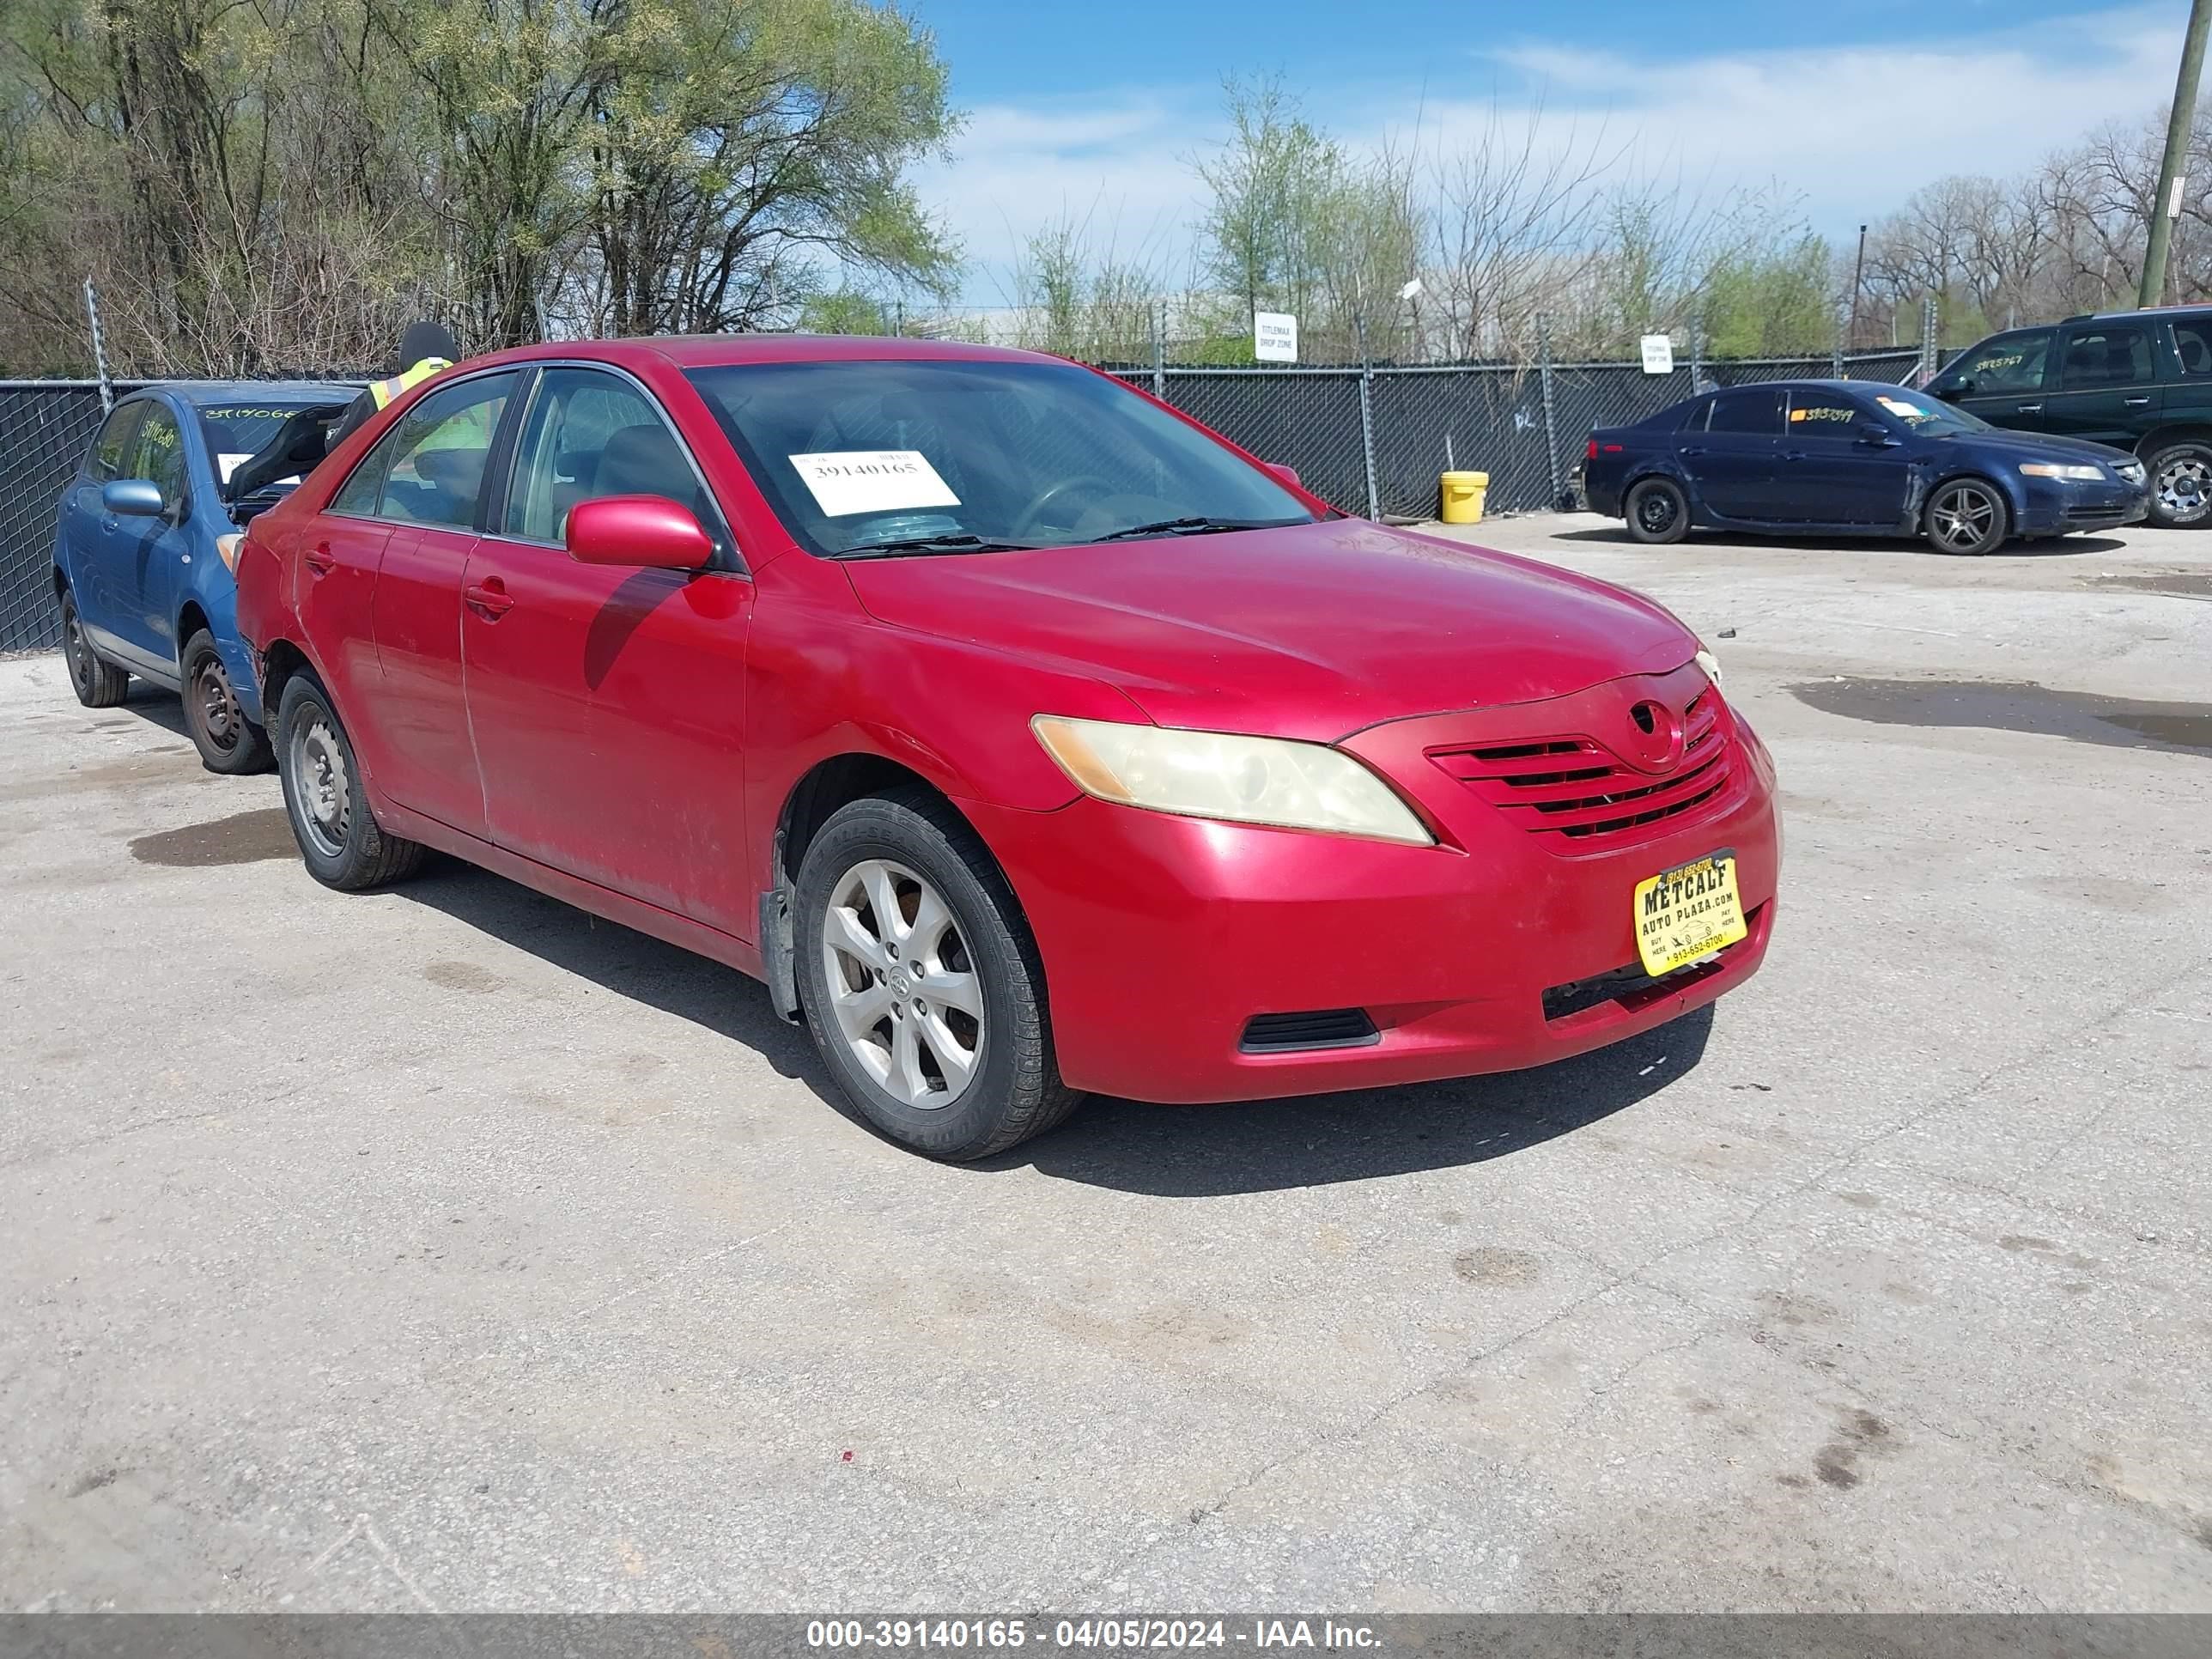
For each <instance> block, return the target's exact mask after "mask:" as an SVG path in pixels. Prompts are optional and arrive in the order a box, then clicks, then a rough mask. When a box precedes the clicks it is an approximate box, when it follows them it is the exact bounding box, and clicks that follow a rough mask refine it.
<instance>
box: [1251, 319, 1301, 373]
mask: <svg viewBox="0 0 2212 1659" xmlns="http://www.w3.org/2000/svg"><path fill="white" fill-rule="evenodd" d="M1252 355H1253V356H1255V357H1256V358H1258V359H1259V360H1260V361H1261V362H1263V363H1294V362H1297V360H1298V319H1297V318H1295V317H1293V316H1291V313H1288V312H1287V311H1255V312H1254V313H1252Z"/></svg>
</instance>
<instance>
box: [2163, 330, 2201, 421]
mask: <svg viewBox="0 0 2212 1659" xmlns="http://www.w3.org/2000/svg"><path fill="white" fill-rule="evenodd" d="M2160 344H2161V345H2163V346H2164V347H2165V349H2166V350H2168V351H2170V352H2171V353H2172V356H2170V357H2168V358H2167V359H2166V364H2165V368H2166V377H2165V378H2166V390H2165V392H2164V393H2163V395H2162V396H2161V398H2160V412H2161V414H2162V415H2163V416H2164V417H2165V418H2166V420H2168V421H2177V422H2179V421H2186V422H2190V423H2191V425H2194V426H2205V425H2212V316H2200V317H2176V318H2175V319H2173V321H2172V324H2171V325H2169V331H2168V333H2167V337H2166V339H2165V340H2164V341H2162V342H2160Z"/></svg>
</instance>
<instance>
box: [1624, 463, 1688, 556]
mask: <svg viewBox="0 0 2212 1659" xmlns="http://www.w3.org/2000/svg"><path fill="white" fill-rule="evenodd" d="M1621 511H1622V513H1624V514H1625V515H1626V518H1627V520H1628V533H1629V534H1630V535H1631V536H1632V537H1634V538H1636V539H1637V540H1638V541H1639V542H1642V543H1643V544H1644V545H1645V546H1647V547H1663V546H1665V545H1667V544H1668V543H1670V542H1679V541H1680V540H1681V539H1682V538H1683V537H1685V536H1686V535H1688V534H1689V533H1690V498H1689V497H1688V496H1686V495H1684V494H1683V493H1682V486H1681V485H1680V484H1678V483H1675V482H1674V480H1673V479H1672V478H1641V479H1638V481H1637V482H1636V483H1635V484H1634V485H1633V486H1632V487H1631V488H1630V489H1629V492H1628V499H1627V500H1626V501H1623V502H1622V503H1621Z"/></svg>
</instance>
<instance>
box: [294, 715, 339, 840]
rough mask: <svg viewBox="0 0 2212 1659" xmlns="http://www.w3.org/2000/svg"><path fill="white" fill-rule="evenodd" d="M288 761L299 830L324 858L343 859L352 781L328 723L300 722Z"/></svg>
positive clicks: (334, 733)
mask: <svg viewBox="0 0 2212 1659" xmlns="http://www.w3.org/2000/svg"><path fill="white" fill-rule="evenodd" d="M291 759H292V777H293V790H294V792H295V796H296V798H297V799H298V802H299V819H300V827H301V829H304V830H305V831H306V832H307V837H308V839H309V840H311V841H313V842H314V844H315V848H316V850H317V851H318V852H319V853H320V854H322V855H323V856H324V857H325V858H331V859H335V858H338V857H342V856H343V854H344V853H345V845H346V831H347V829H348V827H349V823H350V822H351V819H352V815H353V806H352V801H351V799H350V798H351V795H352V793H353V792H352V783H353V779H352V774H351V772H350V771H349V769H348V768H347V766H346V758H345V750H344V748H343V745H341V744H339V742H338V739H337V733H336V732H333V731H332V730H331V726H330V723H329V721H328V720H323V719H314V720H303V721H302V722H301V725H300V727H299V729H298V730H297V731H295V732H294V733H293V734H292V756H291Z"/></svg>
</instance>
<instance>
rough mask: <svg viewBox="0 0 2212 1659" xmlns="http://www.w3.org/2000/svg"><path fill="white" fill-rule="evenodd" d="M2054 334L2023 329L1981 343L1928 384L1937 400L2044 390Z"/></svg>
mask: <svg viewBox="0 0 2212 1659" xmlns="http://www.w3.org/2000/svg"><path fill="white" fill-rule="evenodd" d="M2054 332H2055V331H2053V330H2051V329H2047V328H2024V329H2019V330H2016V331H2014V332H2013V333H2010V334H2000V335H1998V336H1997V337H1996V338H1995V339H1992V340H1984V341H1983V342H1982V343H1981V344H1979V345H1978V346H1976V347H1975V348H1974V349H1972V351H1969V352H1968V353H1966V356H1963V357H1961V358H1960V359H1959V361H1958V362H1955V363H1953V364H1952V365H1951V366H1950V368H1947V369H1945V370H1944V371H1943V372H1942V374H1938V375H1937V376H1936V378H1935V380H1932V381H1930V382H1929V387H1928V390H1929V392H1932V393H1933V394H1935V395H1936V397H1939V398H1974V397H2000V398H2002V397H2010V396H2012V395H2013V394H2014V393H2015V392H2040V391H2042V390H2043V377H2044V366H2045V364H2046V363H2047V362H2049V361H2050V357H2051V338H2052V336H2053V334H2054Z"/></svg>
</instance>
